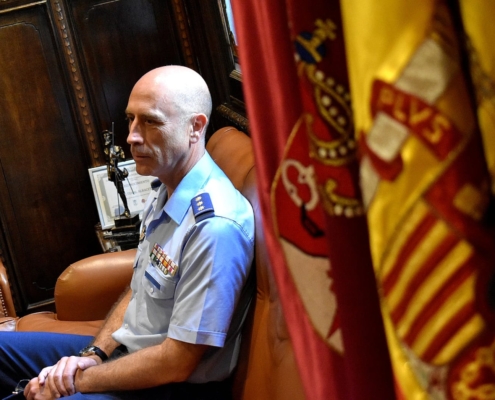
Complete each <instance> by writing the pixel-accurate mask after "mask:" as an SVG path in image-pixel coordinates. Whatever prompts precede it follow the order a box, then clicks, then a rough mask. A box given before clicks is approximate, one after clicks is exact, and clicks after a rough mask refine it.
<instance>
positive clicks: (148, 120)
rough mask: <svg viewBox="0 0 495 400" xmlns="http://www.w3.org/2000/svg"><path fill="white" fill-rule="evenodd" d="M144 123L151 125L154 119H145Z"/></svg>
mask: <svg viewBox="0 0 495 400" xmlns="http://www.w3.org/2000/svg"><path fill="white" fill-rule="evenodd" d="M146 123H147V124H148V125H153V124H154V123H155V121H154V120H152V119H147V120H146Z"/></svg>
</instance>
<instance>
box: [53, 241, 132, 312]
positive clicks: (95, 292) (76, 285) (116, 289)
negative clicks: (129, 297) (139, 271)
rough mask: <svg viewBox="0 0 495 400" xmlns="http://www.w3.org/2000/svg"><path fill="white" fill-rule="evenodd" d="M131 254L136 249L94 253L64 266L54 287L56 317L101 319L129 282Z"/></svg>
mask: <svg viewBox="0 0 495 400" xmlns="http://www.w3.org/2000/svg"><path fill="white" fill-rule="evenodd" d="M135 255H136V249H131V250H126V251H122V252H115V253H104V254H98V255H96V256H92V257H88V258H85V259H83V260H80V261H78V262H76V263H74V264H71V265H70V266H69V267H67V268H66V269H65V271H64V272H62V274H61V275H60V276H59V278H58V280H57V283H56V284H55V307H56V311H57V318H58V319H59V320H62V321H94V320H101V319H105V317H106V316H107V314H108V312H109V311H110V310H111V308H112V306H113V305H114V304H115V302H116V301H117V300H118V299H119V297H120V295H121V294H122V293H123V291H124V289H125V288H126V287H127V286H129V284H130V282H131V277H132V271H133V262H134V257H135Z"/></svg>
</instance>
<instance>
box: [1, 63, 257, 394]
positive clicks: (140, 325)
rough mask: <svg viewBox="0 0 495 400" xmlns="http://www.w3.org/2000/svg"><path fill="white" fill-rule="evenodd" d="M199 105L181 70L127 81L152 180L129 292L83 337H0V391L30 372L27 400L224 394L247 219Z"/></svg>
mask: <svg viewBox="0 0 495 400" xmlns="http://www.w3.org/2000/svg"><path fill="white" fill-rule="evenodd" d="M211 108H212V104H211V96H210V93H209V90H208V87H207V85H206V83H205V81H204V80H203V78H202V77H201V76H200V75H199V74H197V73H196V72H194V71H193V70H191V69H188V68H185V67H180V66H167V67H161V68H157V69H155V70H152V71H150V72H148V73H147V74H145V75H144V76H143V77H142V78H141V79H140V80H139V81H138V82H137V83H136V85H135V86H134V88H133V90H132V92H131V95H130V97H129V102H128V105H127V108H126V111H125V112H126V115H127V119H128V121H129V136H128V138H127V142H128V143H129V144H130V146H131V153H132V156H133V158H134V160H135V161H136V170H137V172H138V173H139V174H142V175H151V176H155V177H157V178H158V180H157V184H156V185H153V186H154V189H153V191H152V193H151V195H150V197H149V198H148V200H147V202H146V205H145V209H144V214H143V222H142V226H141V232H142V234H141V240H140V243H139V246H138V251H137V255H136V259H135V262H134V274H133V278H132V281H131V285H130V288H129V289H128V290H127V291H126V292H125V293H124V294H123V295H122V297H121V299H120V300H119V302H118V303H117V305H116V306H115V307H114V309H113V310H112V312H111V313H110V315H109V316H108V318H107V320H106V321H105V324H104V325H103V327H102V329H101V331H100V333H99V334H98V335H97V336H96V337H95V338H90V337H86V336H77V335H61V334H49V333H22V332H19V333H9V332H2V333H0V364H1V365H2V368H1V372H0V390H1V392H0V395H4V396H5V395H6V394H7V392H11V391H12V389H13V387H14V386H15V385H16V383H17V381H18V380H21V379H23V378H32V377H33V376H36V377H35V378H32V379H31V380H30V381H29V383H28V384H27V386H26V388H25V390H24V395H25V396H26V398H27V399H53V398H57V397H60V396H62V397H65V396H69V398H71V399H86V398H87V399H141V398H142V399H187V400H194V399H215V400H219V399H227V398H229V397H230V388H229V385H228V377H229V375H230V373H231V372H232V370H233V368H234V367H235V365H236V361H237V355H238V350H239V342H240V329H241V325H242V323H243V320H244V318H245V315H246V310H247V308H248V306H249V302H250V301H251V298H252V294H253V292H254V291H253V289H254V287H253V285H252V284H251V283H252V281H251V280H248V277H249V276H250V268H251V264H252V259H253V247H254V218H253V212H252V209H251V207H250V205H249V203H248V201H247V200H246V199H245V198H244V197H242V195H241V194H240V193H239V192H238V191H237V190H236V189H235V188H234V187H233V186H232V184H231V183H230V181H229V179H228V178H227V177H226V176H225V174H224V173H223V172H222V171H221V170H220V168H219V167H218V166H217V165H216V164H215V163H214V162H213V160H212V159H211V157H210V156H209V155H208V153H207V152H206V150H205V133H206V128H207V126H208V120H209V116H210V113H211ZM248 281H249V284H247V282H248ZM82 306H83V305H82ZM4 365H7V366H8V367H5V368H4Z"/></svg>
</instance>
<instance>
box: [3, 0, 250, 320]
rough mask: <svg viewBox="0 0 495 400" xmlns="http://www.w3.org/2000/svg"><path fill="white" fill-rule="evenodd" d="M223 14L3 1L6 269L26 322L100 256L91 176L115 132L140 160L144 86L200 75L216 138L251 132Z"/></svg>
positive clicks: (133, 4)
mask: <svg viewBox="0 0 495 400" xmlns="http://www.w3.org/2000/svg"><path fill="white" fill-rule="evenodd" d="M222 4H223V3H222V0H195V1H194V0H112V1H108V0H64V1H62V0H61V1H55V0H46V1H43V0H41V1H33V0H31V1H28V0H2V1H0V223H1V231H0V257H1V258H2V260H3V262H4V263H5V265H6V267H7V271H8V274H9V278H10V282H11V284H12V291H13V294H14V298H15V302H16V309H17V311H18V313H19V314H25V313H28V312H32V311H38V310H42V309H45V308H50V305H51V304H53V289H54V286H55V281H56V279H57V277H58V276H59V274H60V273H61V272H62V271H63V270H64V269H65V268H66V267H67V266H68V265H69V264H70V263H72V262H74V261H77V260H79V259H81V258H83V257H87V256H90V255H92V254H96V253H98V252H101V249H100V247H99V244H98V241H97V238H96V235H95V231H94V226H95V224H96V223H97V222H98V214H97V211H96V206H95V203H94V198H93V193H92V189H91V184H90V181H89V174H88V168H91V167H95V166H99V165H103V164H104V163H105V161H104V156H103V143H102V138H101V132H102V131H103V130H105V129H109V128H110V127H111V124H112V122H114V123H115V133H116V144H118V145H120V146H122V147H123V148H124V150H125V153H126V155H127V156H128V157H130V152H129V147H128V145H127V143H126V136H127V126H126V122H125V120H124V117H125V115H124V110H125V107H126V104H127V99H128V96H129V93H130V91H131V89H132V86H133V85H134V83H135V82H136V80H137V79H138V78H139V77H140V76H142V75H143V74H144V73H145V72H147V71H148V70H150V69H152V68H155V67H158V66H161V65H167V64H180V65H186V66H189V67H191V68H194V69H196V70H197V71H198V72H200V73H201V74H202V75H203V76H204V77H205V79H206V81H207V83H208V85H209V86H210V89H211V92H212V96H213V100H214V106H215V112H214V115H213V116H212V121H211V126H210V133H211V132H213V131H214V130H216V129H219V128H220V127H222V126H224V125H226V124H230V123H232V122H235V120H237V121H241V124H240V125H239V124H237V125H238V126H240V127H241V128H242V122H243V121H245V117H244V115H242V114H243V113H242V112H241V113H240V114H236V112H234V111H232V110H231V109H230V108H229V107H230V105H231V104H232V99H233V97H232V96H231V94H232V93H231V83H230V82H231V77H229V74H230V72H231V71H232V70H233V60H232V57H231V54H230V53H229V43H228V37H227V35H226V32H225V25H223V23H222V18H223V15H222V14H221V12H222ZM234 97H235V96H234ZM237 97H238V96H237ZM232 116H234V118H232ZM232 120H234V121H232ZM81 290H84V288H81Z"/></svg>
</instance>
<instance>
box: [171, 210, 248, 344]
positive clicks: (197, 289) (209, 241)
mask: <svg viewBox="0 0 495 400" xmlns="http://www.w3.org/2000/svg"><path fill="white" fill-rule="evenodd" d="M252 259H253V243H252V239H250V238H249V235H247V234H246V233H245V232H244V231H243V229H242V227H241V226H239V225H238V224H237V223H236V222H235V221H232V220H230V219H228V218H224V217H212V218H208V219H206V220H204V221H201V222H200V223H199V224H196V225H195V226H194V227H193V228H192V229H191V231H190V232H189V234H188V235H187V236H186V238H185V240H184V243H183V249H182V255H181V261H180V274H181V275H180V279H179V281H178V283H177V287H176V293H175V305H174V308H173V312H172V317H171V320H170V325H169V331H168V337H170V338H173V339H177V340H181V341H184V342H188V343H195V344H205V345H210V346H216V347H222V346H223V345H224V342H225V338H226V336H227V331H228V329H229V325H230V321H231V319H232V315H233V312H234V309H235V306H236V304H237V301H238V299H239V296H240V293H241V290H242V287H243V286H244V284H245V282H246V280H247V277H248V274H249V270H250V268H251V264H252Z"/></svg>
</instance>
